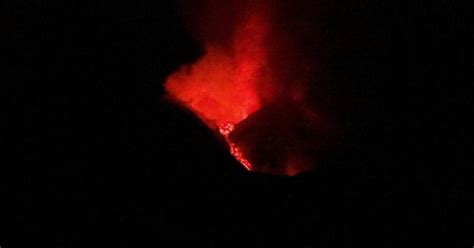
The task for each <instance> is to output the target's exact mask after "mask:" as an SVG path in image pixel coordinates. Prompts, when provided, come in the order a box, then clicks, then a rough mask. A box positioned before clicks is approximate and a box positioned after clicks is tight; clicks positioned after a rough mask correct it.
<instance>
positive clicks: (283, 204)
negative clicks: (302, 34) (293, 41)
mask: <svg viewBox="0 0 474 248" xmlns="http://www.w3.org/2000/svg"><path fill="white" fill-rule="evenodd" d="M286 4H288V3H286ZM298 4H301V5H298ZM304 4H306V5H310V6H308V8H301V6H303V7H304V6H305V5H304ZM1 5H2V7H1V19H0V20H1V21H0V23H1V26H0V28H1V32H2V36H1V37H2V40H6V41H7V42H6V44H7V45H6V46H4V47H2V48H4V51H3V52H2V57H4V58H6V59H7V64H6V66H5V67H4V68H5V69H4V71H3V72H2V78H3V79H2V80H1V82H0V84H1V86H0V87H1V88H0V94H2V95H1V99H2V101H3V100H6V102H7V103H6V105H3V106H6V111H4V112H2V115H1V116H2V117H1V119H0V120H1V122H0V125H1V128H2V130H3V132H2V135H1V136H0V138H1V140H0V142H1V143H3V144H4V145H5V146H6V149H2V153H4V155H5V156H2V160H3V162H2V163H1V171H0V194H1V200H0V206H1V209H3V210H1V212H0V213H1V214H0V226H1V227H0V246H1V247H2V248H3V247H5V248H10V247H35V246H39V247H43V246H44V247H91V246H98V247H104V246H105V247H142V246H143V247H158V246H159V245H160V244H162V242H164V241H178V240H193V241H196V242H198V243H202V244H204V245H205V246H207V247H209V246H216V247H227V246H230V245H235V244H236V243H237V242H236V241H241V242H245V243H246V244H250V245H251V246H258V247H265V246H270V245H272V244H282V243H286V242H289V243H291V245H288V247H337V246H345V247H351V246H355V247H358V246H362V245H364V246H365V245H371V244H373V245H377V246H378V247H403V246H405V245H406V244H415V243H420V244H423V245H424V246H426V247H429V244H437V245H440V246H443V247H471V246H472V245H474V228H473V224H474V215H473V213H472V209H474V205H473V202H472V199H473V195H472V191H471V187H472V182H473V176H472V175H474V171H473V169H472V163H470V161H471V160H470V158H468V157H469V156H472V155H471V152H468V151H469V150H468V149H467V147H469V144H471V145H472V140H471V139H469V138H468V136H467V130H469V129H470V128H471V127H470V126H469V125H468V124H467V123H466V122H464V121H463V120H460V119H459V118H460V117H459V116H466V115H469V114H470V113H472V108H466V107H464V106H466V105H469V104H470V101H471V97H472V91H471V90H472V89H471V88H470V87H472V86H470V87H465V86H464V84H462V82H463V81H464V80H466V75H465V74H464V69H469V70H472V60H471V55H472V45H471V43H470V40H469V38H470V39H472V26H471V24H470V22H469V21H467V16H468V15H470V13H471V12H470V11H469V10H468V9H467V8H465V7H464V6H460V5H459V4H458V5H455V4H453V3H449V2H448V1H426V2H421V1H415V2H412V3H409V4H405V3H403V4H402V3H400V2H399V1H375V0H363V1H355V0H354V1H352V0H347V1H337V3H336V2H335V1H329V0H323V1H312V2H311V1H304V2H301V3H300V2H299V1H296V2H295V3H294V4H288V5H289V7H288V18H290V19H291V17H292V16H294V15H295V14H298V11H300V10H301V11H302V10H306V11H309V12H310V13H305V15H304V16H305V18H303V20H300V21H301V22H302V26H301V27H302V28H305V27H306V28H307V32H308V37H310V38H309V40H311V41H312V42H314V43H312V44H309V45H308V47H310V48H311V52H312V53H313V54H314V56H317V57H318V60H319V61H318V63H320V64H321V65H322V66H321V68H322V69H321V70H322V75H324V76H322V78H321V81H320V86H319V87H322V88H323V89H324V90H322V91H318V92H319V93H314V98H315V101H316V102H318V101H320V103H321V105H322V106H323V107H324V108H325V109H327V110H333V111H328V112H330V113H331V112H332V113H333V115H334V116H333V117H334V118H335V119H338V120H339V122H340V124H341V125H343V126H344V127H345V128H347V130H349V134H347V135H348V137H347V142H346V143H343V144H341V145H340V146H339V147H338V149H335V150H334V151H332V152H331V153H328V154H327V155H326V156H325V157H324V159H323V160H322V161H320V165H319V166H318V169H317V170H316V171H313V172H311V173H307V174H304V175H300V176H297V177H291V178H287V177H278V176H270V175H263V174H250V173H247V172H246V171H245V170H244V169H243V168H242V167H241V166H240V165H239V164H238V162H236V161H235V160H234V159H233V158H232V156H231V155H229V154H228V152H227V149H226V147H225V146H224V144H223V143H222V140H220V139H219V138H218V137H216V136H215V134H214V133H212V132H211V131H210V130H208V129H207V127H206V126H205V125H204V124H202V123H201V122H200V121H199V120H198V119H197V118H195V117H194V116H193V115H192V114H191V113H189V112H186V111H184V110H183V109H181V108H179V107H176V106H174V105H171V104H169V103H167V102H166V101H163V99H162V96H163V95H164V91H163V82H164V79H165V78H166V76H167V75H169V74H170V73H172V72H173V71H174V70H175V69H176V68H177V67H178V66H179V65H180V64H183V63H186V62H190V61H193V60H195V59H196V58H198V57H199V55H200V54H201V53H202V47H201V46H200V44H199V42H198V41H197V40H196V39H195V38H194V37H193V36H192V34H191V33H189V30H188V29H187V28H186V26H185V25H184V24H183V22H182V21H181V19H180V15H179V10H178V5H177V4H175V3H173V2H171V1H76V3H73V2H72V1H24V0H18V1H4V2H2V3H1ZM290 5H291V6H296V7H291V6H290ZM298 6H299V8H298ZM305 23H306V24H305ZM466 38H467V39H468V40H466ZM453 86H454V87H453ZM318 94H319V95H318ZM442 96H443V100H441V98H442ZM448 104H449V105H448ZM465 109H466V111H468V112H466V111H464V110H465ZM460 113H462V114H460ZM438 149H441V150H442V152H437V151H438ZM470 186H471V187H470Z"/></svg>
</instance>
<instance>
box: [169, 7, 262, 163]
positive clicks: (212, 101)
mask: <svg viewBox="0 0 474 248" xmlns="http://www.w3.org/2000/svg"><path fill="white" fill-rule="evenodd" d="M267 30H268V25H267V20H266V17H265V15H263V14H262V13H261V12H253V13H252V14H250V15H249V16H247V17H246V18H245V20H244V22H243V23H241V25H239V26H238V27H237V29H236V31H235V33H234V38H233V43H232V44H231V46H230V48H227V47H225V46H223V45H218V44H206V54H205V56H203V57H202V58H201V59H200V60H199V61H197V63H195V64H193V65H191V66H184V67H182V68H181V70H179V71H178V72H176V73H174V74H172V75H171V76H170V77H169V78H168V80H167V82H166V89H167V91H168V93H169V94H170V95H171V96H173V97H174V98H175V99H177V100H178V101H180V102H182V103H184V104H185V105H186V106H188V107H189V108H190V109H191V110H193V111H194V112H195V113H196V114H197V115H198V116H199V117H200V118H201V119H202V120H203V121H204V122H205V123H206V124H207V125H208V126H209V127H211V128H213V129H215V130H216V129H218V130H219V132H220V133H221V134H222V135H223V136H224V137H225V139H226V141H227V142H228V144H229V148H230V152H231V154H232V155H233V156H234V157H235V158H236V159H237V160H238V161H239V162H240V163H241V164H242V165H243V166H244V167H245V168H246V169H247V170H252V165H251V164H250V162H249V161H248V160H246V159H245V158H244V156H243V154H242V152H241V151H240V149H239V148H238V147H237V146H236V145H235V144H234V143H232V142H231V141H230V140H229V139H228V135H229V133H230V132H232V130H233V128H234V125H235V124H237V123H239V122H240V121H242V120H243V119H245V118H247V117H248V116H249V115H250V114H252V113H253V112H255V111H257V110H258V109H260V108H261V106H262V104H261V101H260V98H259V95H258V94H257V87H258V85H260V84H263V83H264V80H265V78H267V77H268V76H265V70H266V68H267V57H266V55H267V51H266V49H265V44H264V42H265V38H266V34H267Z"/></svg>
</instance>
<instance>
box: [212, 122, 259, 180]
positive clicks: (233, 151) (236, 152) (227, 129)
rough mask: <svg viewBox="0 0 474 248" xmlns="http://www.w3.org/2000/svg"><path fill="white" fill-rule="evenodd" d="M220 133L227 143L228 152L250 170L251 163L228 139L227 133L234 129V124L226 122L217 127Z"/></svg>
mask: <svg viewBox="0 0 474 248" xmlns="http://www.w3.org/2000/svg"><path fill="white" fill-rule="evenodd" d="M219 131H220V133H221V134H222V135H223V136H224V137H225V140H226V141H227V143H228V144H229V147H230V153H231V154H232V155H233V156H234V157H235V158H236V159H237V160H238V161H239V162H240V163H241V164H242V165H243V166H244V167H245V169H247V170H249V171H251V170H252V164H251V163H250V162H249V161H248V160H247V159H245V158H244V154H243V153H242V152H241V151H240V149H239V148H238V147H237V145H236V144H235V143H234V142H232V141H230V139H229V134H230V133H231V132H232V131H234V125H232V124H230V123H227V124H225V125H223V126H221V127H220V128H219Z"/></svg>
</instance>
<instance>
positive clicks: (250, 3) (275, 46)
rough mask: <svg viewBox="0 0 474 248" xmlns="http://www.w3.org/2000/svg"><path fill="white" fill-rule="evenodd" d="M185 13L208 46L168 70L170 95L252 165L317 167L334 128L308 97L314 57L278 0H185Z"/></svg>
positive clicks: (285, 170)
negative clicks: (302, 45) (192, 58)
mask: <svg viewBox="0 0 474 248" xmlns="http://www.w3.org/2000/svg"><path fill="white" fill-rule="evenodd" d="M183 16H184V17H185V19H187V21H188V23H189V26H190V29H191V30H192V32H194V34H195V35H196V38H197V39H198V40H199V41H200V42H201V44H202V46H203V49H204V51H205V52H204V55H203V56H202V57H201V58H199V59H198V60H197V61H196V62H195V63H193V64H189V65H183V66H182V67H181V68H180V69H179V70H177V71H176V72H174V73H173V74H172V75H170V76H169V77H168V79H167V81H166V84H165V87H166V90H167V93H168V95H169V96H170V97H171V98H172V99H174V100H175V101H177V102H179V103H181V104H182V105H183V106H185V107H187V108H189V109H191V110H192V111H193V112H194V113H195V114H196V115H197V116H199V118H200V119H202V120H203V121H204V122H205V123H206V124H207V125H208V126H209V127H210V128H212V129H214V130H215V131H217V132H219V133H220V134H221V135H222V136H223V137H224V138H225V140H226V141H227V142H228V144H229V149H230V152H231V153H232V154H233V155H234V156H235V157H236V159H238V160H239V161H240V162H241V163H242V165H243V166H245V167H246V168H247V169H248V170H251V171H261V172H268V173H274V174H286V175H294V174H297V173H299V172H301V171H305V170H308V169H311V168H312V167H313V166H314V165H315V161H316V159H317V154H318V152H319V151H320V150H321V148H322V147H323V145H322V144H324V143H325V141H324V138H323V137H324V135H322V134H323V133H324V132H328V131H327V130H328V129H327V124H326V122H325V121H323V120H322V119H321V118H320V116H319V115H318V114H317V113H316V111H315V109H314V107H312V105H311V104H310V103H309V101H308V98H309V97H310V96H308V94H307V92H308V85H309V83H315V82H314V80H313V78H314V77H313V75H312V73H314V70H313V68H314V66H313V64H314V63H313V62H314V60H311V59H308V57H307V56H304V55H303V54H304V51H303V50H304V49H301V48H300V47H299V46H298V41H299V37H298V33H297V32H292V31H291V30H290V29H288V27H285V24H286V23H287V21H286V20H283V19H282V14H281V11H279V8H278V3H277V2H276V1H271V0H231V1H218V0H214V1H213V0H205V1H204V0H200V1H193V3H189V1H187V3H186V4H183ZM282 20H283V21H282Z"/></svg>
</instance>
